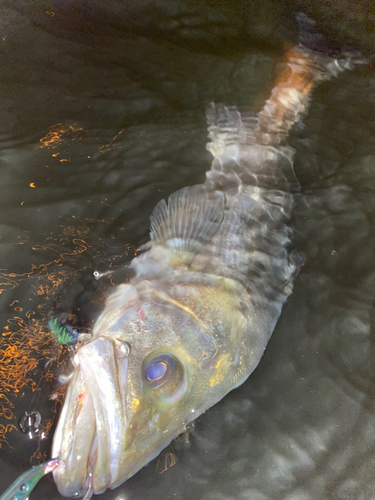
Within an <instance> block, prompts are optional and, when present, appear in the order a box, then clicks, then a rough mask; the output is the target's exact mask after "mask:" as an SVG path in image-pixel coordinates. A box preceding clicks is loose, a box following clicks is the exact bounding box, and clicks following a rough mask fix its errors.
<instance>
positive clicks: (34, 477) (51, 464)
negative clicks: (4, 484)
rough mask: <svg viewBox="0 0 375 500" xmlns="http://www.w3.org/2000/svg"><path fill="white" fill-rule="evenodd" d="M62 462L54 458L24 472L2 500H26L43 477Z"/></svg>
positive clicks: (5, 492)
mask: <svg viewBox="0 0 375 500" xmlns="http://www.w3.org/2000/svg"><path fill="white" fill-rule="evenodd" d="M59 463H60V460H59V459H58V458H54V459H52V460H49V461H48V462H44V463H43V464H40V465H37V466H35V467H33V468H32V469H30V470H29V471H26V472H24V473H23V474H21V475H20V477H19V478H18V479H16V480H15V481H14V483H13V484H11V485H10V486H9V488H8V489H7V490H5V491H4V493H3V494H2V495H1V496H0V500H26V499H27V498H28V497H29V495H30V493H31V492H32V491H33V489H34V488H35V486H36V485H37V483H38V482H39V481H40V480H41V479H42V477H43V476H45V475H46V474H49V473H50V472H52V471H53V470H55V469H56V467H57V466H58V465H59Z"/></svg>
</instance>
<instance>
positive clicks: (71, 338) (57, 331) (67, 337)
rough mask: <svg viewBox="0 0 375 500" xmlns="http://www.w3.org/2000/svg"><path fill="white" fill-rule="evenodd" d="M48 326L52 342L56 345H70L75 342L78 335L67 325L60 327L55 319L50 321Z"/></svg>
mask: <svg viewBox="0 0 375 500" xmlns="http://www.w3.org/2000/svg"><path fill="white" fill-rule="evenodd" d="M48 326H49V328H50V330H51V334H52V337H53V340H54V341H55V342H56V343H57V344H61V345H71V344H75V343H76V342H77V338H78V333H77V332H76V331H75V330H74V329H73V328H72V327H71V326H69V325H66V326H62V325H60V323H59V321H58V320H57V318H52V319H50V321H49V323H48Z"/></svg>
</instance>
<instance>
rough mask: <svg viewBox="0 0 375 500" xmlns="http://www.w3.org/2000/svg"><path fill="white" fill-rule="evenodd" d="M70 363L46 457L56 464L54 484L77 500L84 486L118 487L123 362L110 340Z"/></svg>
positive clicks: (100, 489)
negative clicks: (56, 459)
mask: <svg viewBox="0 0 375 500" xmlns="http://www.w3.org/2000/svg"><path fill="white" fill-rule="evenodd" d="M74 362H75V365H76V368H75V371H74V374H73V378H72V380H71V382H70V384H69V387H68V391H67V394H66V398H65V402H64V406H63V409H62V412H61V415H60V418H59V421H58V425H57V428H56V431H55V434H54V438H53V445H52V456H59V457H60V460H61V462H60V465H59V466H58V467H57V468H56V469H55V471H54V472H53V477H54V481H55V483H56V486H57V489H58V490H59V492H60V493H61V495H63V496H66V497H73V496H82V495H84V494H85V492H86V491H87V490H88V488H89V487H92V488H93V492H94V493H95V494H100V493H102V492H103V491H105V490H106V489H107V488H109V487H111V486H112V485H113V484H115V483H116V482H118V472H119V464H120V462H121V454H122V452H123V446H124V438H125V430H126V418H125V404H124V401H125V387H126V376H127V368H128V361H127V359H126V358H120V359H119V358H118V356H117V355H116V344H115V341H114V340H113V339H112V338H110V337H107V336H100V337H98V338H96V339H95V340H93V341H91V342H89V343H87V344H86V345H84V346H82V347H81V348H80V349H79V350H78V351H77V354H76V356H75V358H74ZM89 469H90V470H91V474H92V477H90V483H91V484H90V485H89V478H88V470H89ZM91 474H90V476H91Z"/></svg>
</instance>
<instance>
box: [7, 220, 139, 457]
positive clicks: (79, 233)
mask: <svg viewBox="0 0 375 500" xmlns="http://www.w3.org/2000/svg"><path fill="white" fill-rule="evenodd" d="M110 222H111V221H109V222H106V221H103V220H100V221H98V220H95V219H78V218H76V217H72V218H71V219H70V223H71V225H60V227H59V231H60V234H59V236H58V237H56V238H55V237H52V236H48V237H47V238H45V241H44V244H41V245H40V244H39V245H36V244H35V245H33V246H32V245H30V251H33V252H35V253H36V254H37V256H38V258H39V261H41V260H42V261H43V256H46V257H47V258H46V259H45V260H46V262H43V263H41V264H38V265H32V266H31V269H30V271H29V272H26V273H12V272H7V271H6V270H4V269H1V270H0V293H1V292H2V293H3V294H6V293H10V292H12V294H13V295H14V293H15V291H16V289H17V287H20V285H21V284H23V285H24V286H25V285H26V287H27V288H26V290H27V292H26V293H27V294H28V297H26V298H25V297H24V298H23V301H21V299H20V298H19V297H18V298H17V299H14V300H10V301H9V307H10V308H12V311H13V314H12V315H11V317H9V318H8V320H7V324H6V325H5V327H4V328H3V332H2V334H1V336H0V448H1V447H2V445H3V443H5V442H6V441H7V439H6V436H7V434H8V433H9V432H11V431H14V430H17V427H16V425H14V422H15V421H16V416H15V409H16V406H17V400H18V398H20V397H22V396H24V395H25V393H26V392H27V391H31V392H35V391H40V390H41V386H42V385H43V384H42V382H46V383H47V384H50V385H51V386H52V385H53V384H54V385H55V382H56V371H58V370H59V367H61V365H62V364H63V363H64V360H66V355H67V352H68V350H67V348H66V347H65V346H61V345H58V344H56V343H55V342H54V341H53V338H52V334H51V332H50V331H49V329H48V314H49V312H50V310H51V307H52V304H54V305H57V306H59V304H61V301H62V297H64V293H66V292H67V291H68V290H69V287H70V285H72V284H73V283H74V282H75V281H76V279H77V275H78V273H81V272H82V271H86V272H88V273H90V272H92V270H93V269H92V266H95V265H98V264H100V265H103V264H104V265H105V266H106V267H107V268H110V269H113V270H115V269H116V268H117V266H118V264H117V260H118V259H119V257H120V258H121V257H123V256H124V254H127V253H128V252H129V251H130V250H131V251H133V253H134V250H135V249H133V248H131V247H129V246H127V247H126V248H124V249H123V251H122V253H121V255H119V256H117V255H110V256H107V254H106V250H107V249H108V244H107V243H106V242H105V240H104V239H101V238H99V239H98V238H97V236H95V235H94V234H93V231H92V229H93V227H96V226H97V225H99V224H106V223H110ZM28 238H29V237H28V235H26V236H25V235H22V237H21V236H20V237H19V239H20V240H21V241H19V242H18V243H17V244H27V243H28ZM88 254H89V255H88ZM51 256H52V258H51ZM84 258H85V259H84ZM87 258H88V259H89V260H90V269H88V267H89V266H88V265H87ZM83 259H84V260H83ZM84 262H86V265H84ZM72 263H73V266H74V269H72ZM64 264H65V265H64ZM110 283H111V284H113V283H112V281H111V280H110ZM3 296H4V295H3ZM5 297H6V296H5ZM104 298H105V297H104V294H103V293H101V295H100V296H99V297H98V296H94V297H93V302H98V303H99V302H102V301H103V300H104ZM12 299H13V297H12ZM28 304H30V305H31V306H32V307H30V306H29V305H28ZM60 371H61V368H60ZM44 385H45V384H44ZM64 393H65V386H60V387H58V389H57V390H56V391H55V392H54V393H53V394H52V395H50V399H52V400H53V401H54V406H53V408H52V411H53V412H54V413H55V414H57V412H58V411H59V408H60V404H61V402H62V400H63V397H64ZM53 422H54V419H50V420H47V421H46V422H45V423H44V425H40V429H39V433H38V437H39V443H38V448H37V450H36V451H35V452H34V453H33V455H32V457H31V459H32V460H37V461H40V460H45V459H46V457H45V456H44V453H42V452H41V449H40V444H41V440H43V439H45V438H46V436H47V435H48V433H49V432H50V429H51V427H52V425H53Z"/></svg>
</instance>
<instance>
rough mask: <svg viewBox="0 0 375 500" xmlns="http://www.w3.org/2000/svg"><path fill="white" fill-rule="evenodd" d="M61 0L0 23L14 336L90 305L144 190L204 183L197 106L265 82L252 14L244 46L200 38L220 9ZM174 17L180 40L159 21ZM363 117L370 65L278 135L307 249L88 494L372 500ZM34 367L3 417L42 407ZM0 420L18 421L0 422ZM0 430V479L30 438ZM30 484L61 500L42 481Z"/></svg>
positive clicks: (25, 454) (374, 425)
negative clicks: (288, 292) (169, 437)
mask: <svg viewBox="0 0 375 500" xmlns="http://www.w3.org/2000/svg"><path fill="white" fill-rule="evenodd" d="M19 5H20V6H21V3H20V4H19ZM82 5H83V4H82ZM110 5H111V8H113V9H114V8H115V3H111V4H110ZM68 6H69V8H70V9H71V10H70V11H69V15H67V12H68V11H67V9H68ZM60 8H61V9H60V10H59V4H58V3H54V4H53V5H52V4H51V5H50V4H49V5H44V4H43V5H42V4H40V5H39V7H38V8H36V7H35V8H34V10H32V9H31V8H26V7H25V6H23V7H22V8H21V7H20V8H17V4H16V8H15V7H14V6H12V7H5V8H4V9H3V13H2V16H1V17H2V19H1V21H0V24H1V26H0V28H1V32H0V37H1V40H0V42H1V43H2V44H3V47H2V49H1V50H2V63H1V64H2V69H1V78H0V109H1V115H2V120H1V124H0V127H1V133H2V135H1V160H0V161H1V174H2V175H1V186H2V189H1V193H2V196H1V198H0V205H1V214H2V216H1V221H0V244H1V253H0V269H1V270H3V271H1V273H2V275H1V277H2V281H3V283H2V285H1V286H2V288H3V292H2V294H1V295H0V300H1V302H0V304H1V308H2V315H1V322H2V326H3V327H4V328H5V327H6V326H8V327H9V328H10V331H12V332H14V331H17V325H15V321H14V320H13V319H12V318H14V317H17V318H19V319H18V320H17V321H18V322H20V325H21V326H20V329H21V332H20V333H19V334H18V337H17V335H16V336H15V337H12V338H13V339H17V338H21V337H20V336H21V335H22V332H25V331H29V332H30V333H29V334H30V335H37V331H38V327H36V326H35V325H38V326H40V327H41V328H44V329H46V322H45V314H46V313H47V312H48V310H49V308H50V306H51V304H52V303H53V302H56V303H57V305H59V306H61V307H65V308H67V309H69V310H71V309H73V310H75V311H76V312H78V313H79V314H81V315H82V317H83V318H84V320H85V321H90V320H93V319H94V318H95V315H96V314H98V313H99V311H100V307H101V304H102V301H103V294H104V292H105V291H106V290H108V288H110V287H112V284H113V283H116V282H119V281H121V280H123V279H125V278H126V269H125V271H119V272H118V273H115V274H114V275H113V276H112V281H111V279H110V278H109V277H103V278H102V279H101V280H99V281H97V280H95V279H94V278H93V276H92V273H93V271H94V270H99V271H100V272H105V271H106V270H108V269H115V268H123V266H125V265H126V264H127V263H128V262H129V261H130V259H131V258H132V257H133V255H134V251H135V248H136V247H137V246H139V245H140V244H142V243H144V242H145V241H146V240H147V238H148V218H149V215H150V213H151V211H152V208H153V207H154V206H155V204H156V203H157V202H158V201H159V200H160V199H161V198H163V197H166V196H168V195H169V194H170V193H172V192H173V191H175V190H176V189H179V188H181V187H183V186H186V185H192V184H195V183H198V182H201V181H202V180H203V178H204V172H205V171H206V170H207V169H208V168H209V165H210V161H211V159H210V155H209V154H208V153H207V152H206V150H205V143H206V124H205V118H204V115H205V108H206V106H207V105H208V103H209V102H211V101H216V102H225V103H228V104H232V103H236V104H238V105H251V104H252V103H253V102H254V101H255V100H256V99H258V98H259V96H266V95H267V92H268V90H269V89H270V87H271V85H272V77H273V70H274V65H275V63H276V61H277V60H279V57H280V53H281V48H282V47H281V42H280V43H279V42H278V40H282V38H283V36H284V35H283V33H285V30H283V29H282V27H280V31H279V32H276V33H275V32H272V34H271V31H272V30H271V28H270V26H268V27H267V25H265V26H263V25H262V26H263V31H262V36H261V37H260V38H259V37H258V39H257V41H256V42H255V41H254V42H253V44H251V43H250V42H249V41H248V44H247V45H246V44H245V43H244V39H242V38H241V37H238V39H236V38H235V37H234V38H233V37H232V38H231V36H230V32H228V35H227V38H226V39H227V42H228V43H226V44H223V43H221V44H220V43H217V44H216V45H215V36H216V35H215V30H214V28H213V27H215V26H216V27H217V26H219V27H221V28H220V29H223V26H224V24H225V23H224V21H223V17H220V15H222V14H220V15H219V13H217V12H216V11H215V10H213V11H212V12H213V13H215V12H216V18H215V16H214V14H212V12H211V11H210V12H211V15H212V16H213V17H211V18H209V19H210V22H209V26H210V27H211V28H210V30H211V31H210V30H208V29H207V30H206V31H205V30H204V29H203V28H202V26H201V25H199V22H198V20H197V17H194V15H191V16H190V17H189V16H185V17H182V18H181V17H179V13H178V12H177V13H175V14H173V12H172V13H168V15H167V13H165V18H164V17H163V15H162V13H161V14H160V13H159V14H158V16H159V17H158V18H157V19H158V23H159V24H157V27H158V30H159V31H157V30H156V31H155V32H154V33H152V32H150V33H149V36H147V33H146V32H145V30H144V29H143V31H142V32H140V31H139V25H140V24H142V23H141V20H140V19H141V18H140V19H137V20H136V21H137V22H136V21H134V19H133V21H132V20H131V18H129V19H128V23H130V25H131V22H134V23H133V24H134V26H135V25H136V28H134V26H133V28H134V29H132V26H130V27H129V26H128V27H127V30H125V31H121V30H120V29H119V23H120V21H118V23H117V24H116V23H112V24H111V23H108V22H107V23H106V22H105V21H106V19H105V18H104V17H103V18H102V17H100V16H99V15H98V13H96V14H95V13H93V12H92V11H91V10H90V9H86V10H85V9H81V10H79V9H74V8H73V7H72V6H71V4H69V2H68V3H67V4H65V8H64V9H63V8H62V6H60ZM169 8H172V7H171V6H169ZM265 8H266V7H265ZM268 8H270V9H271V7H270V6H268ZM220 12H221V11H220ZM150 15H151V14H150ZM228 15H229V14H228ZM95 16H96V17H95ZM103 16H104V14H103ZM273 16H275V13H274V12H273ZM87 19H89V20H90V26H91V28H90V29H88V28H87V24H85V23H86V22H87ZM220 19H221V20H220ZM147 22H149V21H147ZM147 22H146V20H145V23H144V25H145V26H146V27H147ZM163 22H164V24H163ZM137 23H138V24H137ZM176 23H177V25H176ZM178 23H180V24H178ZM220 23H221V24H220ZM276 24H277V23H276ZM292 25H293V23H292V22H291V26H292ZM93 26H94V27H96V28H95V33H96V34H93V33H94V31H93ZM176 26H177V28H178V29H179V30H180V31H181V33H182V35H181V38H180V39H179V43H175V40H174V39H171V37H168V36H166V35H165V33H172V32H173V33H175V31H173V30H176V29H177V28H176ZM217 29H219V28H217ZM288 29H290V28H289V27H288ZM168 30H169V31H168ZM183 30H185V31H186V33H187V34H186V33H185V35H186V36H185V38H184V31H183ZM146 31H147V30H146ZM292 32H293V29H292ZM163 33H164V35H165V36H162V35H161V34H163ZM203 34H206V38H204V37H203ZM194 37H195V38H194ZM231 40H232V42H231ZM259 40H260V41H259ZM267 40H268V41H269V43H267ZM185 41H186V43H185ZM193 42H194V43H193ZM211 42H212V43H211ZM245 46H246V49H245V48H244V47H245ZM374 116H375V72H374V69H373V67H371V66H362V67H358V68H357V69H356V70H355V71H353V72H351V73H345V74H343V75H341V76H340V78H339V79H337V80H336V81H331V82H328V83H325V84H324V85H322V86H321V87H320V88H319V89H318V90H317V92H316V93H315V94H314V97H313V100H312V106H311V110H310V113H309V115H308V117H307V118H306V119H305V121H304V123H305V126H304V127H299V128H298V130H297V129H296V130H295V131H294V132H293V136H292V138H291V142H292V145H293V146H294V147H295V148H296V151H297V154H296V162H295V168H296V173H297V176H298V178H299V180H300V182H301V185H302V194H301V196H299V197H298V199H297V206H296V209H295V212H294V219H293V223H292V225H293V227H294V230H295V235H296V244H297V246H298V248H299V250H300V251H301V252H302V253H304V254H305V256H306V258H307V264H306V266H305V267H304V269H303V270H302V272H301V275H300V276H299V278H298V280H297V283H296V287H295V292H294V294H293V296H292V297H291V299H290V300H289V301H288V303H287V305H286V306H285V308H284V310H283V313H282V317H281V319H280V322H279V324H278V326H277V328H276V330H275V332H274V335H273V337H272V339H271V342H270V344H269V346H268V348H267V350H266V353H265V355H264V357H263V359H262V361H261V363H260V365H259V367H258V369H257V370H256V372H255V373H254V374H253V375H252V376H251V377H250V379H249V380H248V381H247V382H246V383H245V384H244V385H243V386H242V387H240V388H239V389H237V390H236V391H234V392H232V393H231V394H229V395H228V396H227V397H226V398H225V399H224V400H223V401H221V402H220V403H219V404H217V405H216V406H215V407H213V408H212V409H211V410H209V411H208V412H207V413H206V414H205V415H203V416H202V417H200V418H199V419H198V421H197V422H196V423H195V426H194V428H193V429H191V430H190V432H189V433H188V434H187V435H184V436H182V437H181V438H180V439H179V440H178V441H175V442H173V443H172V448H168V449H167V450H166V451H164V452H163V453H162V455H161V457H160V459H159V460H158V459H157V460H155V461H154V462H152V463H151V464H149V466H148V467H146V468H144V469H142V470H141V471H140V472H139V473H138V474H137V475H136V476H135V477H133V478H132V479H130V480H129V481H128V482H127V483H126V484H124V485H123V486H121V487H119V488H117V489H116V490H114V491H109V492H107V493H105V494H104V495H102V496H101V497H100V498H103V500H106V499H107V500H110V499H113V500H143V499H145V498H152V499H154V500H159V499H163V500H169V499H170V500H172V499H181V500H201V499H205V500H224V499H225V500H245V499H246V500H248V499H249V500H268V499H277V500H281V499H283V500H322V499H348V500H349V499H356V500H370V499H372V498H375V454H374V452H375V402H374V396H375V392H374V383H375V371H374V359H375V358H374V354H375V353H374V333H373V325H374V319H375V318H374V313H373V305H374V300H375V264H374V262H375V260H374V257H375V255H374V243H375V235H374V217H375V196H374V195H375V119H374ZM41 139H42V141H41ZM34 186H35V187H34ZM47 264H48V265H47ZM9 273H11V274H13V275H11V276H9ZM41 287H42V288H41ZM46 287H49V288H48V289H47V288H46ZM15 301H18V302H15ZM38 306H40V307H38ZM17 308H22V311H21V310H19V309H17ZM27 312H30V314H28V315H26V313H27ZM33 319H34V320H36V322H35V321H34V323H32V320H33ZM9 320H10V321H11V323H9ZM18 326H19V325H18ZM28 328H29V330H28ZM7 338H8V337H4V339H5V346H7V344H6V342H7ZM22 339H23V341H24V342H26V341H27V337H25V336H24V337H22ZM32 352H34V351H32ZM40 359H42V357H40ZM43 366H44V365H43V363H42V362H40V364H39V365H38V366H37V367H35V369H34V370H33V373H32V378H33V379H34V380H36V381H37V382H38V383H39V385H40V390H39V391H34V392H33V391H32V390H31V385H30V384H29V385H28V386H26V387H24V388H23V389H22V390H21V391H20V393H19V395H18V397H13V395H12V394H11V393H8V395H9V397H10V401H11V402H12V403H13V404H14V405H15V407H14V408H13V413H14V415H15V417H16V418H18V417H19V416H20V415H21V414H22V413H23V412H24V411H25V410H31V409H36V410H39V411H40V413H41V415H42V423H43V424H45V423H46V420H47V419H48V418H51V416H52V413H51V412H52V410H51V408H52V406H53V404H52V402H51V401H50V400H49V396H50V395H51V393H52V392H53V390H54V386H53V384H50V383H48V382H46V381H45V380H44V381H43V379H42V381H41V382H40V378H41V377H40V375H41V373H42V371H43ZM1 382H2V383H3V380H2V381H1ZM22 393H24V396H23V397H21V394H22ZM0 403H2V400H1V399H0ZM0 409H1V407H0ZM8 423H13V424H15V425H16V424H17V420H16V419H14V420H7V419H5V418H4V417H2V418H1V417H0V424H4V425H6V424H8ZM51 436H52V431H51V432H50V434H49V436H48V438H47V439H45V440H42V441H40V450H41V452H42V453H43V452H45V453H47V454H48V450H49V446H50V439H51ZM6 437H7V441H8V444H6V443H4V442H3V443H2V448H1V451H0V491H3V490H4V489H5V488H6V487H7V486H8V485H9V484H10V482H11V481H12V480H14V479H15V478H16V477H17V476H18V475H19V473H21V472H22V471H24V470H26V469H27V468H29V467H30V456H31V455H32V454H33V452H35V450H36V449H37V447H38V442H39V440H38V439H37V438H34V439H32V440H30V439H29V438H28V436H27V435H25V434H22V433H21V432H20V431H12V432H10V433H8V434H7V436H6ZM174 462H175V465H173V466H171V464H172V463H174ZM165 468H167V470H165V471H164V469H165ZM30 498H31V500H37V499H41V500H43V499H56V500H57V499H59V498H61V497H60V496H59V495H58V493H57V492H56V489H55V487H54V485H53V482H52V478H51V477H48V478H45V480H43V481H42V482H41V483H40V484H39V485H38V487H37V488H36V489H35V491H34V493H33V494H32V495H31V497H30Z"/></svg>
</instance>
